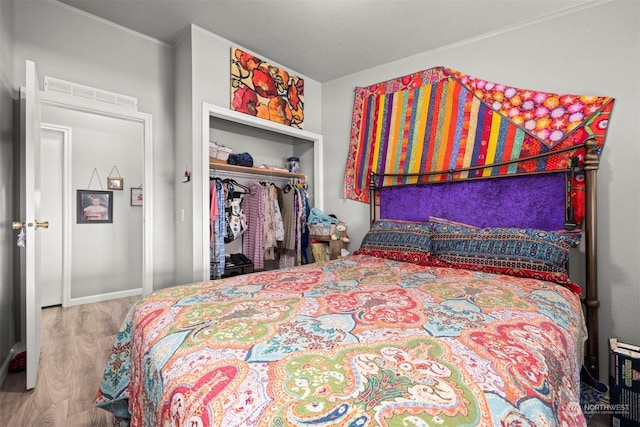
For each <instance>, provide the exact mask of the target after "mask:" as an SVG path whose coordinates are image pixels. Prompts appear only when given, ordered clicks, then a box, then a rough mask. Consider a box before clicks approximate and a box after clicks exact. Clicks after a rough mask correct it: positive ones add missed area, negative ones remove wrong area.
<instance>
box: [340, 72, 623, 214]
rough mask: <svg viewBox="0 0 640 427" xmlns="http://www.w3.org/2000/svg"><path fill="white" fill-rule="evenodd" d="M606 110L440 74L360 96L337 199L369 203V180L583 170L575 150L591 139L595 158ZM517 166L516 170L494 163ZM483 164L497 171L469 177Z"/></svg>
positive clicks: (577, 98)
mask: <svg viewBox="0 0 640 427" xmlns="http://www.w3.org/2000/svg"><path fill="white" fill-rule="evenodd" d="M613 103H614V99H613V98H610V97H603V96H581V95H569V94H554V93H548V92H541V91H534V90H527V89H518V88H514V87H512V86H507V85H503V84H497V83H492V82H489V81H486V80H482V79H479V78H476V77H472V76H469V75H466V74H463V73H460V72H458V71H456V70H453V69H450V68H445V67H435V68H430V69H428V70H424V71H420V72H417V73H414V74H410V75H407V76H403V77H400V78H396V79H393V80H389V81H386V82H381V83H377V84H374V85H371V86H368V87H358V88H356V90H355V100H354V106H353V117H352V122H351V137H350V144H349V154H348V157H347V165H346V170H345V180H344V196H345V198H347V199H352V200H357V201H361V202H368V201H369V192H368V185H369V182H368V180H369V173H370V172H371V171H374V172H377V173H425V172H434V171H444V172H447V171H450V170H454V169H467V170H465V171H462V172H458V173H456V174H455V176H449V175H450V174H447V173H443V174H441V175H433V176H431V177H429V178H424V179H426V180H427V181H442V180H445V179H451V178H456V179H465V178H481V177H491V176H501V175H512V174H517V173H518V174H519V173H535V172H545V171H556V170H564V169H567V168H568V164H569V162H570V159H571V158H572V157H577V158H578V159H579V160H580V161H582V158H583V155H584V149H582V148H581V147H579V146H581V144H582V143H583V142H584V141H585V140H587V139H588V138H595V139H596V141H597V144H598V147H599V152H601V150H602V147H603V146H604V140H605V134H606V130H607V125H608V121H609V116H610V113H611V110H612V108H613ZM573 146H576V148H575V149H571V147H573ZM556 151H557V154H550V155H547V156H544V157H539V158H534V159H531V158H530V157H531V156H536V155H538V154H544V153H550V152H556ZM514 159H522V161H519V162H516V163H511V164H508V165H504V164H501V163H503V162H505V161H509V160H514ZM527 159H528V160H527ZM483 165H495V166H493V167H485V168H476V167H478V166H483ZM386 180H387V181H386V182H385V184H391V183H397V184H403V183H415V182H417V178H386Z"/></svg>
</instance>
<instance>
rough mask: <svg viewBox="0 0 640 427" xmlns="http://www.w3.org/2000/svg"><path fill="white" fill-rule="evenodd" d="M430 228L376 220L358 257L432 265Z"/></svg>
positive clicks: (425, 224)
mask: <svg viewBox="0 0 640 427" xmlns="http://www.w3.org/2000/svg"><path fill="white" fill-rule="evenodd" d="M430 242H431V239H430V225H429V223H426V222H412V221H401V220H391V219H381V220H378V221H376V222H375V223H374V224H373V226H372V227H371V229H370V230H369V231H368V232H367V234H366V235H365V236H364V239H362V245H361V246H360V248H359V249H358V250H356V251H355V252H354V254H356V255H358V254H361V255H372V256H375V257H379V258H386V259H392V260H395V261H403V262H410V263H413V264H419V265H431V264H432V262H431V261H432V260H431V245H430Z"/></svg>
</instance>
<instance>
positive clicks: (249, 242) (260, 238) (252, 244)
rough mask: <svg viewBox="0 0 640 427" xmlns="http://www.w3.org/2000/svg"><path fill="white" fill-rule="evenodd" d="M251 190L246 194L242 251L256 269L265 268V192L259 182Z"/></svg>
mask: <svg viewBox="0 0 640 427" xmlns="http://www.w3.org/2000/svg"><path fill="white" fill-rule="evenodd" d="M249 188H250V189H251V192H250V193H249V194H246V195H245V196H244V212H245V216H246V226H247V230H246V232H245V233H244V235H243V236H242V252H243V253H244V255H245V256H246V257H248V258H249V259H250V260H252V261H253V266H254V268H255V269H258V270H261V269H263V268H264V249H263V247H264V233H263V227H264V220H263V217H264V209H265V206H264V200H265V199H264V192H265V189H264V187H263V186H262V185H260V184H259V183H254V184H252V185H251V186H250V187H249Z"/></svg>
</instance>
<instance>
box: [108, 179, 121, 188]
mask: <svg viewBox="0 0 640 427" xmlns="http://www.w3.org/2000/svg"><path fill="white" fill-rule="evenodd" d="M122 181H123V179H122V178H120V177H118V176H110V177H108V178H107V188H108V189H109V190H122V188H123V187H122V184H123V182H122Z"/></svg>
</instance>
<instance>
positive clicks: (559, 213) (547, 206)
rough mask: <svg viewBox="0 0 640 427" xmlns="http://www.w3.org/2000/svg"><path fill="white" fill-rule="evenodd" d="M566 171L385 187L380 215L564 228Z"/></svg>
mask: <svg viewBox="0 0 640 427" xmlns="http://www.w3.org/2000/svg"><path fill="white" fill-rule="evenodd" d="M566 179H567V178H566V175H565V173H564V172H557V173H548V174H541V175H522V176H512V177H504V178H491V179H478V180H470V181H457V182H456V181H452V182H445V183H437V184H427V185H411V186H402V187H387V188H383V189H381V190H380V218H385V219H400V220H409V221H428V220H429V217H430V216H436V217H440V218H446V219H449V220H452V221H457V222H463V223H466V224H470V225H475V226H477V227H520V228H537V229H541V230H561V229H563V228H564V220H565V211H566V204H565V203H566V202H565V195H566Z"/></svg>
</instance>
